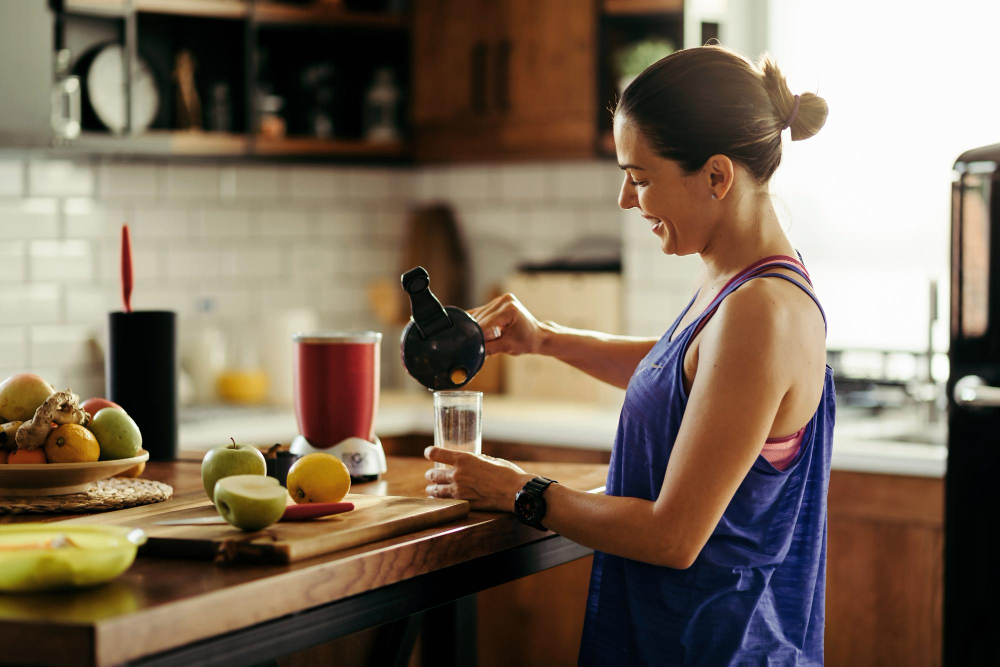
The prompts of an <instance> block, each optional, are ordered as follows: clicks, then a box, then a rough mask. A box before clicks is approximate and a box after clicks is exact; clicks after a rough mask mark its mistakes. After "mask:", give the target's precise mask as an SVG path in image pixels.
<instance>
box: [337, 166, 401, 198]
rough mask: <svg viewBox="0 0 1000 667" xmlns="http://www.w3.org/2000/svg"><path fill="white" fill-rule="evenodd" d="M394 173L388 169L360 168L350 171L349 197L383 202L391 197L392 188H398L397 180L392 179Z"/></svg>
mask: <svg viewBox="0 0 1000 667" xmlns="http://www.w3.org/2000/svg"><path fill="white" fill-rule="evenodd" d="M393 174H394V172H393V171H392V170H389V169H379V168H362V167H358V168H355V169H351V170H350V171H349V172H348V179H349V183H350V188H351V197H353V198H355V199H361V200H365V199H375V200H385V199H388V198H389V197H391V196H393V189H394V187H397V188H398V187H399V186H400V182H399V180H398V179H395V178H393Z"/></svg>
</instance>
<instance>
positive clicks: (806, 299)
mask: <svg viewBox="0 0 1000 667" xmlns="http://www.w3.org/2000/svg"><path fill="white" fill-rule="evenodd" d="M774 272H780V273H782V274H783V275H788V276H789V277H791V278H792V279H793V280H795V281H796V282H797V283H799V284H800V285H802V288H804V289H806V290H809V292H810V293H811V292H812V289H811V287H810V285H809V283H807V282H805V281H804V280H803V279H802V277H801V276H799V275H798V274H796V273H794V272H792V271H788V270H785V269H775V270H774ZM802 288H799V287H796V286H795V285H793V284H792V283H790V282H788V281H787V280H782V279H780V278H768V277H760V278H755V279H752V280H748V281H747V282H746V283H744V284H743V285H741V286H740V288H739V289H737V290H736V291H734V292H733V293H732V294H730V295H729V296H728V297H726V298H725V299H724V300H723V302H722V304H721V305H720V306H719V313H718V314H719V315H720V316H721V317H720V320H721V321H722V322H720V323H726V324H729V325H736V326H738V327H739V328H740V329H742V330H745V331H747V332H749V331H754V330H756V331H760V332H762V333H763V332H767V333H769V334H771V335H777V336H778V339H779V340H780V339H781V338H782V337H783V336H782V335H781V334H782V333H785V334H788V335H791V336H796V337H799V336H802V335H803V334H805V333H807V332H810V331H818V333H819V335H820V337H821V338H825V335H824V326H823V316H822V314H821V313H820V310H819V308H817V307H816V303H815V302H814V301H813V300H812V298H811V297H810V296H809V294H807V293H806V292H805V291H803V289H802ZM817 325H818V326H817Z"/></svg>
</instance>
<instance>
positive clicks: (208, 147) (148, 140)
mask: <svg viewBox="0 0 1000 667" xmlns="http://www.w3.org/2000/svg"><path fill="white" fill-rule="evenodd" d="M70 146H72V147H73V148H75V149H77V150H81V149H82V150H85V151H88V152H91V153H97V154H105V155H107V154H112V155H177V156H191V157H199V156H220V157H221V156H234V157H239V156H243V155H246V154H247V151H248V150H249V147H250V142H249V140H248V139H247V137H246V135H242V134H226V133H222V132H197V131H191V130H150V131H149V132H144V133H143V134H136V135H114V134H109V133H105V132H84V133H83V134H81V135H80V138H79V139H77V140H76V141H74V142H73V143H72V144H70ZM67 147H69V146H67Z"/></svg>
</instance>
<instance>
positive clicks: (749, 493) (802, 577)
mask: <svg viewBox="0 0 1000 667" xmlns="http://www.w3.org/2000/svg"><path fill="white" fill-rule="evenodd" d="M787 259H791V258H784V257H783V256H777V257H768V258H765V259H764V260H761V261H760V262H757V263H755V264H754V265H751V266H750V267H748V268H747V269H745V270H744V271H742V272H741V273H740V274H738V275H737V276H736V277H734V278H733V279H732V280H731V281H730V282H729V284H727V286H726V287H725V288H723V290H722V291H721V292H720V293H719V295H718V296H717V297H716V298H715V299H714V300H713V302H712V303H711V304H710V305H709V306H708V308H706V309H705V311H704V312H703V313H702V314H700V315H699V316H698V317H697V318H696V319H695V320H694V321H692V322H691V323H690V324H689V325H688V326H687V327H686V328H685V329H684V330H683V331H681V332H680V333H679V334H678V336H677V338H676V339H675V340H673V341H671V340H670V338H671V336H672V335H673V333H674V330H675V329H676V328H677V326H678V325H679V324H680V322H681V320H682V319H683V318H684V315H685V314H686V313H687V312H688V310H690V308H691V306H692V305H693V304H694V301H695V299H696V298H697V294H696V295H695V297H694V298H692V299H691V302H690V303H688V305H687V308H685V309H684V312H682V313H681V314H680V316H678V318H677V319H676V320H675V321H674V323H673V325H672V326H671V327H670V329H669V330H668V331H667V333H666V334H665V335H664V336H663V338H661V339H660V340H659V341H658V342H657V343H656V345H655V346H654V347H653V349H652V350H650V351H649V354H647V355H646V357H645V358H644V359H643V360H642V362H641V363H640V364H639V365H638V366H637V367H636V370H635V372H634V373H633V375H632V378H631V380H630V381H629V385H628V389H627V391H626V394H625V402H624V405H623V406H622V412H621V417H620V419H619V422H618V433H617V436H616V438H615V444H614V449H613V450H612V453H611V463H610V468H609V470H608V479H607V488H606V493H607V495H611V496H626V497H634V498H644V499H646V500H652V501H655V500H656V498H657V496H658V495H659V493H660V487H661V486H662V485H663V477H664V473H665V471H666V467H667V461H668V460H669V458H670V452H671V450H672V449H673V445H674V440H675V439H676V437H677V432H678V430H679V429H680V425H681V419H682V418H683V417H684V409H685V407H686V405H687V400H688V397H687V393H686V391H685V389H684V372H683V359H684V353H685V351H686V350H687V348H688V345H689V343H690V342H691V340H692V338H693V337H694V334H695V333H696V332H697V331H699V330H700V329H701V327H702V326H703V325H704V323H705V322H706V321H707V320H708V318H710V317H711V316H712V315H713V314H714V312H715V310H716V309H718V306H719V304H720V303H721V302H722V300H723V299H725V298H726V297H727V296H728V295H730V294H732V293H733V291H735V290H737V289H739V288H740V286H742V285H744V284H745V283H746V282H747V281H748V280H752V279H754V278H761V277H764V276H770V277H776V278H782V279H784V280H787V281H789V282H792V283H795V284H796V285H797V286H798V287H800V288H802V289H803V290H804V291H805V292H806V293H807V294H809V295H810V296H811V297H812V299H813V301H815V302H816V305H817V306H819V307H820V312H821V313H822V311H823V308H822V306H820V304H819V301H818V300H816V297H815V296H813V295H812V293H811V292H809V290H807V289H806V288H805V287H804V286H803V285H802V284H801V283H799V282H798V281H797V280H795V279H793V278H792V277H790V276H787V275H784V274H781V273H768V269H770V268H772V267H775V266H780V267H782V268H788V269H791V270H793V271H795V272H796V273H798V274H799V275H801V276H802V277H803V278H804V279H805V280H806V281H807V282H808V281H809V277H808V275H807V274H806V273H804V272H803V271H802V270H801V269H800V268H799V267H798V266H796V265H795V264H791V263H789V262H787V261H783V260H787ZM810 284H811V283H810ZM823 321H824V323H825V322H826V315H825V314H824V315H823ZM835 402H836V395H835V393H834V387H833V370H832V369H831V368H830V367H829V366H827V367H826V375H825V378H824V386H823V396H822V398H821V399H820V402H819V406H818V407H817V409H816V412H815V414H813V416H812V418H811V419H810V421H809V423H808V425H807V426H806V430H805V434H804V436H803V439H802V445H801V447H800V449H799V452H798V454H797V455H796V456H795V458H794V459H793V460H792V462H791V464H790V465H789V466H788V467H787V468H786V469H785V470H783V471H779V470H778V469H777V468H775V467H774V466H772V465H771V464H770V463H768V462H767V460H766V459H764V457H762V456H759V455H758V457H757V460H756V461H755V462H754V464H753V467H752V468H751V469H750V472H749V473H747V476H746V477H745V478H744V480H743V482H742V483H741V484H740V486H739V488H738V489H737V491H736V494H735V495H734V496H733V499H732V501H731V502H730V503H729V505H728V507H727V508H726V511H725V512H724V513H723V515H722V519H721V520H720V521H719V524H718V526H716V528H715V530H714V531H713V532H712V535H711V537H710V538H709V539H708V542H707V543H706V544H705V547H704V548H703V549H702V551H701V553H700V554H699V555H698V558H697V559H696V560H695V562H694V564H693V565H692V566H691V567H690V568H688V569H686V570H677V569H673V568H669V567H661V566H657V565H651V564H649V563H643V562H639V561H635V560H630V559H627V558H622V557H619V556H613V555H611V554H607V553H602V552H595V553H594V565H593V570H592V572H591V578H590V592H589V596H588V599H587V609H586V620H585V623H584V629H583V638H582V641H581V646H580V658H579V664H580V665H583V666H585V667H590V666H591V665H609V666H610V665H614V666H616V667H617V666H620V665H712V666H716V665H821V664H822V663H823V624H824V601H825V586H826V495H827V486H828V483H829V479H830V454H831V448H832V444H833V422H834V417H835ZM761 444H762V445H763V443H761Z"/></svg>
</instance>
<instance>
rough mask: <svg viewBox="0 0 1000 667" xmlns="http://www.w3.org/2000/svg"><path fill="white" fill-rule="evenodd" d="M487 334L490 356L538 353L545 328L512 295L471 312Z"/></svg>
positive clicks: (494, 300)
mask: <svg viewBox="0 0 1000 667" xmlns="http://www.w3.org/2000/svg"><path fill="white" fill-rule="evenodd" d="M469 314H470V315H472V316H473V317H474V318H476V320H477V321H478V322H479V326H481V327H482V328H483V333H484V334H485V335H486V354H487V356H488V355H491V354H500V353H506V354H514V355H517V354H537V353H538V352H539V350H540V349H541V346H542V339H543V337H544V335H545V331H546V329H545V325H543V324H542V323H541V322H539V321H538V320H537V319H535V317H534V315H532V314H531V313H529V312H528V309H527V308H525V307H524V304H522V303H521V302H520V301H518V300H517V297H516V296H514V295H513V294H511V293H509V292H508V293H507V294H504V295H503V296H498V297H497V298H495V299H493V300H492V301H490V302H489V303H488V304H486V305H485V306H480V307H479V308H473V309H472V310H470V311H469Z"/></svg>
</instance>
